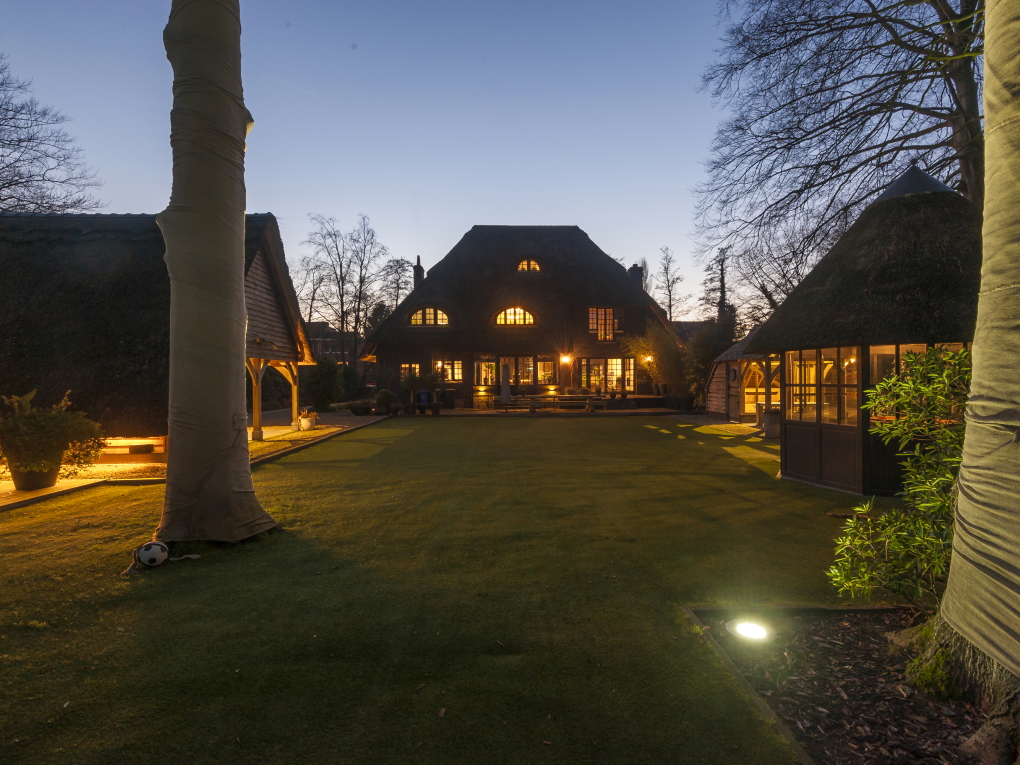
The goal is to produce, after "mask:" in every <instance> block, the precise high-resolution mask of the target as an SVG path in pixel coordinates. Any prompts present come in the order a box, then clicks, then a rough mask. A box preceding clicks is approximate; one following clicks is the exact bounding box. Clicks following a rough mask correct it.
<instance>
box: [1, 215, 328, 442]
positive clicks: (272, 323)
mask: <svg viewBox="0 0 1020 765" xmlns="http://www.w3.org/2000/svg"><path fill="white" fill-rule="evenodd" d="M245 234H246V243H245V301H246V305H247V308H248V348H247V356H248V359H249V368H250V369H251V368H253V367H254V368H255V369H256V373H258V369H259V368H261V369H262V370H264V368H265V366H266V365H267V364H272V365H273V366H275V367H277V368H279V369H280V370H281V372H282V373H283V374H284V375H285V376H287V375H288V374H289V372H290V370H293V372H294V373H295V374H294V379H295V382H296V366H297V365H298V364H307V363H311V362H312V361H313V359H312V354H311V349H310V346H309V344H308V338H307V336H306V335H305V330H304V327H303V325H302V322H301V317H300V312H299V310H298V304H297V298H296V296H295V294H294V288H293V285H292V284H291V281H290V276H289V275H288V271H287V263H286V260H285V258H284V253H283V244H282V242H281V240H280V231H279V228H278V226H277V222H276V218H275V217H274V216H273V215H272V214H270V213H266V214H261V215H248V216H247V219H246V226H245ZM164 251H165V246H164V243H163V237H162V234H161V233H160V230H159V227H158V226H157V225H156V221H155V216H154V215H76V214H64V215H43V214H27V213H6V214H0V273H2V274H3V278H2V279H0V393H2V394H5V395H10V394H22V393H25V392H27V391H29V390H32V389H33V388H34V389H38V391H39V392H38V396H37V400H38V401H39V402H40V403H54V402H56V401H59V400H60V397H61V396H62V395H63V394H64V392H65V391H67V390H68V389H70V391H71V400H72V402H73V403H74V405H75V407H76V408H77V409H80V410H82V411H84V412H86V413H87V414H88V415H89V416H90V417H92V418H93V419H95V420H97V421H98V422H100V424H101V425H102V427H103V430H104V431H105V433H106V434H107V435H108V436H123V437H138V436H146V437H148V436H161V435H164V434H165V433H166V432H167V397H168V375H169V367H168V364H169V334H170V327H169V321H170V279H169V277H168V275H167V269H166V264H165V263H164V262H163V253H164Z"/></svg>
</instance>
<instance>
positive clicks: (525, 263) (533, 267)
mask: <svg viewBox="0 0 1020 765" xmlns="http://www.w3.org/2000/svg"><path fill="white" fill-rule="evenodd" d="M517 270H518V271H541V270H542V269H540V268H539V267H538V263H536V262H535V261H533V260H530V259H529V260H522V261H521V262H520V263H518V264H517Z"/></svg>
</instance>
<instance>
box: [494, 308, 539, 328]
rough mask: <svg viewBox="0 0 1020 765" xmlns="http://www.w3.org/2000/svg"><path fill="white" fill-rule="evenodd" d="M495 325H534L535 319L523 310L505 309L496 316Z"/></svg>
mask: <svg viewBox="0 0 1020 765" xmlns="http://www.w3.org/2000/svg"><path fill="white" fill-rule="evenodd" d="M496 323H497V324H534V323H535V317H534V316H532V315H531V314H530V313H528V312H527V311H525V310H524V309H523V308H507V309H506V310H505V311H500V312H499V313H497V314H496Z"/></svg>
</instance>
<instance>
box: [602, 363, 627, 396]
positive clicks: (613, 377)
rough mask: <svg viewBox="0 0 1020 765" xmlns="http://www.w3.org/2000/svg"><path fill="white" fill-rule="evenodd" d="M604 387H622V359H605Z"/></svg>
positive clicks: (613, 388)
mask: <svg viewBox="0 0 1020 765" xmlns="http://www.w3.org/2000/svg"><path fill="white" fill-rule="evenodd" d="M606 387H608V388H610V389H611V390H620V389H621V388H622V387H623V359H606Z"/></svg>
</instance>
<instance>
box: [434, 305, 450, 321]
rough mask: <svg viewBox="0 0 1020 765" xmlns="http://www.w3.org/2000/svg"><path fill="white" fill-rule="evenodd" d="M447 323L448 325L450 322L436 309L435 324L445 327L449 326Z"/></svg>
mask: <svg viewBox="0 0 1020 765" xmlns="http://www.w3.org/2000/svg"><path fill="white" fill-rule="evenodd" d="M449 323H450V320H449V319H448V318H447V316H446V314H445V313H443V312H442V311H440V310H439V309H438V308H437V309H436V324H444V325H445V324H449Z"/></svg>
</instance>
